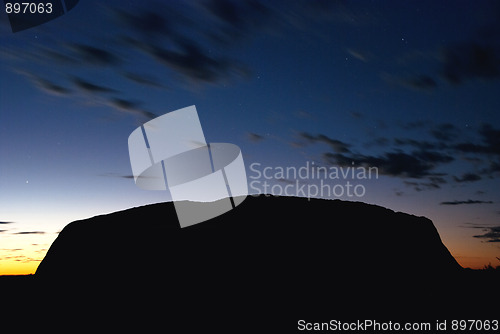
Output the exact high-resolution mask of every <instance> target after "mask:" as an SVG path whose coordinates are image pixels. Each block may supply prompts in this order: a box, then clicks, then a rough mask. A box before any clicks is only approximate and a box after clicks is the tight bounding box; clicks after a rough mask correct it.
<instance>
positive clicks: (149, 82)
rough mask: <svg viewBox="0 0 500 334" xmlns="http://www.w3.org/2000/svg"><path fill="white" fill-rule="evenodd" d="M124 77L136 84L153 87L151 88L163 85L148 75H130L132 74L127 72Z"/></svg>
mask: <svg viewBox="0 0 500 334" xmlns="http://www.w3.org/2000/svg"><path fill="white" fill-rule="evenodd" d="M123 76H124V77H125V78H127V79H129V80H131V81H133V82H135V83H138V84H141V85H146V86H151V87H162V86H163V85H162V84H161V83H160V82H159V80H156V79H155V78H153V77H151V76H149V75H147V74H137V73H130V72H125V73H123Z"/></svg>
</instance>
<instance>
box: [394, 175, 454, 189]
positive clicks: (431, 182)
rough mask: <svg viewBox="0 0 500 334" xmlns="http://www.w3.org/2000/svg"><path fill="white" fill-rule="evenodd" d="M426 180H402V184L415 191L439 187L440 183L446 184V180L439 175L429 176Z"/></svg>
mask: <svg viewBox="0 0 500 334" xmlns="http://www.w3.org/2000/svg"><path fill="white" fill-rule="evenodd" d="M427 180H428V181H424V182H422V181H418V182H417V181H404V184H405V185H407V186H409V187H412V188H413V190H415V191H424V190H433V189H441V185H442V184H446V183H447V181H446V180H445V179H444V178H443V177H441V176H429V177H427Z"/></svg>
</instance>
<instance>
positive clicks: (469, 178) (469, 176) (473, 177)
mask: <svg viewBox="0 0 500 334" xmlns="http://www.w3.org/2000/svg"><path fill="white" fill-rule="evenodd" d="M453 180H455V181H456V182H474V181H479V180H481V176H480V175H478V174H474V173H465V174H463V175H462V176H461V177H457V176H453Z"/></svg>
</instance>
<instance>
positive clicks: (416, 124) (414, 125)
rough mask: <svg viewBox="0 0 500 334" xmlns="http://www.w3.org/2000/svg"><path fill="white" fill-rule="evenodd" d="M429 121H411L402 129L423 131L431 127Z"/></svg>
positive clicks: (403, 125)
mask: <svg viewBox="0 0 500 334" xmlns="http://www.w3.org/2000/svg"><path fill="white" fill-rule="evenodd" d="M429 124H430V123H429V121H411V122H408V123H405V124H402V125H401V127H402V128H403V129H405V130H415V129H422V128H426V127H427V126H429Z"/></svg>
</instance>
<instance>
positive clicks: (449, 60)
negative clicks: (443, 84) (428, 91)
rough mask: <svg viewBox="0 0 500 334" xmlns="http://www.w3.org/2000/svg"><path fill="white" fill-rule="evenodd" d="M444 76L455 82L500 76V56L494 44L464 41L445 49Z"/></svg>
mask: <svg viewBox="0 0 500 334" xmlns="http://www.w3.org/2000/svg"><path fill="white" fill-rule="evenodd" d="M442 71H443V76H444V78H445V79H446V80H447V81H448V82H450V83H453V84H459V83H462V82H463V81H465V80H467V79H474V78H481V79H492V78H497V77H498V76H500V58H499V54H498V50H497V49H496V48H495V47H494V46H493V45H481V44H479V43H477V42H463V43H458V44H455V45H449V46H446V47H445V48H444V49H443V70H442Z"/></svg>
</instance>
